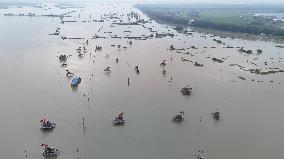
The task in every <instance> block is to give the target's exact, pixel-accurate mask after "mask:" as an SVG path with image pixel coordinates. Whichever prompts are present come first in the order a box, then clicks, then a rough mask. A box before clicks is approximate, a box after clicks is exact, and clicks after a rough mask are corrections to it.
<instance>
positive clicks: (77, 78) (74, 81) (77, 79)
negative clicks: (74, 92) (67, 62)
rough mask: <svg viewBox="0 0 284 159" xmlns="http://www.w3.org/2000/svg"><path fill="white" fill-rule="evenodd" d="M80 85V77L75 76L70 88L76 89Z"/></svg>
mask: <svg viewBox="0 0 284 159" xmlns="http://www.w3.org/2000/svg"><path fill="white" fill-rule="evenodd" d="M80 83H81V77H78V76H75V77H74V78H73V79H72V81H71V87H77V86H78V84H80Z"/></svg>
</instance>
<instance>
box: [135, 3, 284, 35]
mask: <svg viewBox="0 0 284 159" xmlns="http://www.w3.org/2000/svg"><path fill="white" fill-rule="evenodd" d="M136 7H137V8H138V9H140V10H141V11H143V12H144V13H145V14H147V15H148V16H149V17H151V18H153V19H155V20H160V21H166V22H169V23H173V24H176V25H191V26H194V27H201V28H206V29H217V30H221V31H232V32H240V33H250V34H256V35H259V34H265V35H276V36H284V19H283V21H281V20H275V19H277V18H276V17H271V16H269V17H268V16H255V15H254V13H272V12H273V13H276V12H277V13H284V6H259V5H209V6H202V5H159V6H158V5H136Z"/></svg>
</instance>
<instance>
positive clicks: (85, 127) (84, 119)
mask: <svg viewBox="0 0 284 159" xmlns="http://www.w3.org/2000/svg"><path fill="white" fill-rule="evenodd" d="M83 128H84V129H86V127H85V118H83Z"/></svg>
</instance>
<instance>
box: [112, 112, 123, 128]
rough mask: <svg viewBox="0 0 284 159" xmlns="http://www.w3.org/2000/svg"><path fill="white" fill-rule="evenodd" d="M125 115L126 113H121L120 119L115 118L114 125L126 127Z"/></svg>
mask: <svg viewBox="0 0 284 159" xmlns="http://www.w3.org/2000/svg"><path fill="white" fill-rule="evenodd" d="M123 114H124V113H120V114H119V115H118V117H115V118H113V121H112V122H113V125H124V123H125V120H124V119H123V116H122V115H123Z"/></svg>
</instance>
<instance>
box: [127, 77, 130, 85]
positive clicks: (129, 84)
mask: <svg viewBox="0 0 284 159" xmlns="http://www.w3.org/2000/svg"><path fill="white" fill-rule="evenodd" d="M127 81H128V86H129V85H130V82H129V77H128V80H127Z"/></svg>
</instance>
